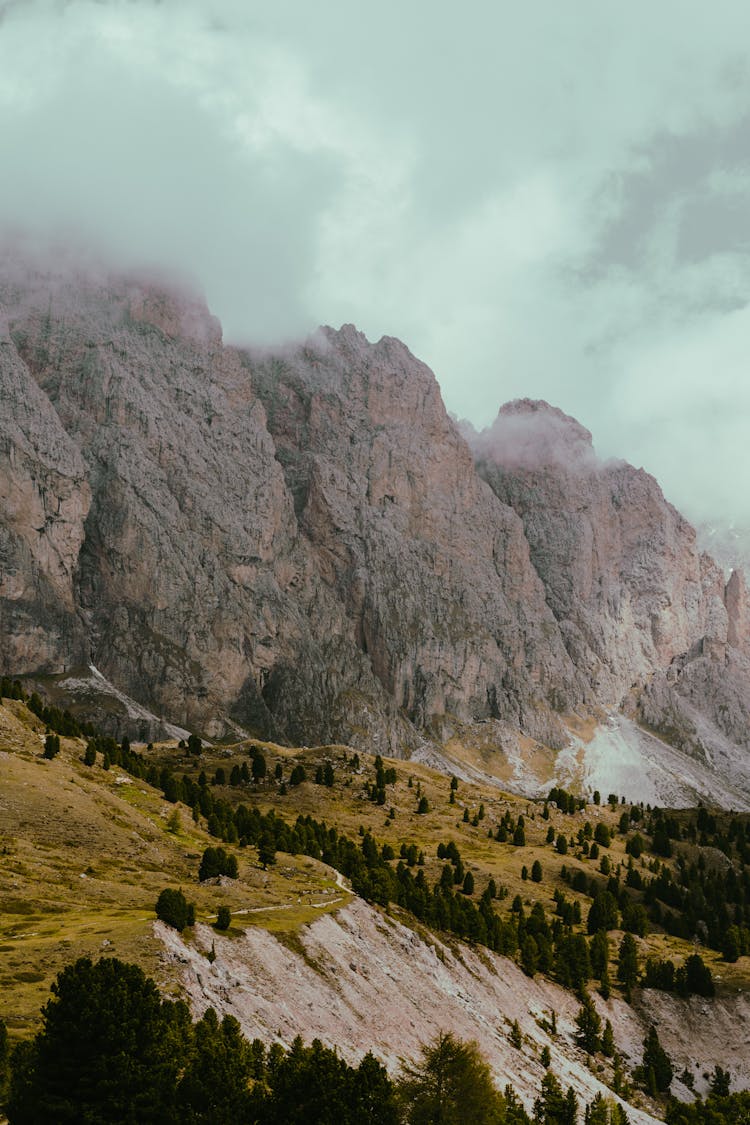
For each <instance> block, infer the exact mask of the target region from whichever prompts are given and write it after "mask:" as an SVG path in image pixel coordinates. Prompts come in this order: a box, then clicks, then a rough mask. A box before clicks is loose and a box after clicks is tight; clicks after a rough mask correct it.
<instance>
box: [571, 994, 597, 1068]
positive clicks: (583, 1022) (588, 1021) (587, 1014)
mask: <svg viewBox="0 0 750 1125" xmlns="http://www.w3.org/2000/svg"><path fill="white" fill-rule="evenodd" d="M576 1027H577V1028H578V1031H577V1033H576V1042H577V1043H578V1046H579V1047H582V1048H583V1050H584V1051H586V1053H587V1054H589V1055H594V1054H596V1052H597V1051H598V1050H599V1048H600V1046H601V1030H602V1021H601V1019H600V1018H599V1013H598V1012H597V1010H596V1008H595V1007H594V1004H593V1002H592V1000H591V997H590V996H585V997H584V999H583V1003H582V1004H581V1007H580V1009H579V1012H578V1015H577V1016H576Z"/></svg>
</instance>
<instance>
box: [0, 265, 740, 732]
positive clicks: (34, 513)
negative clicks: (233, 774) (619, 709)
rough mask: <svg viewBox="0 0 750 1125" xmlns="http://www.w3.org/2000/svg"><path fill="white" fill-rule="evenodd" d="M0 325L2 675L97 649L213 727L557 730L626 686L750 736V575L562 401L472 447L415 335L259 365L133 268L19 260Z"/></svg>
mask: <svg viewBox="0 0 750 1125" xmlns="http://www.w3.org/2000/svg"><path fill="white" fill-rule="evenodd" d="M0 323H1V324H2V333H1V334H0V396H1V397H0V404H1V405H2V412H1V413H0V497H2V509H1V510H0V614H2V617H1V618H0V624H1V625H2V633H3V640H4V645H3V648H2V650H1V651H0V662H1V664H2V671H7V672H12V673H24V672H29V673H36V672H44V671H46V672H61V671H64V670H66V669H67V670H69V669H70V668H72V667H79V666H85V665H87V664H88V663H93V664H95V665H96V667H97V668H99V669H101V671H102V673H103V674H104V675H105V676H106V677H107V678H108V679H109V680H111V681H112V683H113V684H114V685H115V687H116V688H117V689H118V690H119V691H121V692H124V693H126V695H127V696H128V697H132V699H133V700H136V701H137V702H138V703H140V704H142V705H143V706H146V707H148V708H149V709H150V710H151V711H152V712H154V713H155V714H156V716H157V717H161V716H164V717H165V718H169V719H170V720H172V721H173V722H176V723H178V724H180V725H181V726H183V727H187V728H194V729H198V730H200V731H201V732H203V733H205V734H208V735H209V736H212V735H220V734H222V733H224V732H226V731H231V730H233V729H236V728H237V727H238V726H239V727H240V728H249V729H252V730H253V731H255V732H257V733H261V734H266V735H269V736H273V737H275V738H278V739H288V740H289V741H293V742H297V743H301V744H304V743H308V744H309V743H311V742H325V741H333V740H336V741H341V742H349V743H351V744H353V745H360V746H364V747H366V748H368V749H377V750H381V751H383V752H389V753H395V754H401V753H407V752H409V751H411V750H414V749H415V748H418V747H423V746H424V744H425V739H433V740H435V741H436V742H439V741H440V740H441V738H442V736H443V732H444V731H446V730H449V729H451V726H452V724H456V723H457V724H471V723H473V722H476V721H478V720H488V719H489V720H493V721H495V722H497V723H499V724H501V725H502V728H503V729H504V730H505V729H507V730H512V729H515V730H520V731H523V732H524V733H526V734H528V735H531V736H533V737H534V738H536V739H539V740H541V741H542V742H544V743H546V744H547V745H551V746H553V747H560V746H562V745H563V744H564V743H565V741H566V740H567V738H568V735H567V732H566V729H565V727H564V726H563V724H562V722H561V715H563V714H564V713H565V712H571V711H574V710H579V711H581V710H583V711H591V710H592V709H595V708H596V707H598V706H599V705H604V706H607V707H613V706H615V707H616V706H620V705H622V704H623V703H624V702H627V705H628V707H629V708H630V710H631V713H638V712H637V711H636V712H633V708H637V706H640V707H641V712H640V718H641V719H642V721H644V722H646V723H647V724H648V725H649V726H651V727H652V728H654V729H670V730H671V729H672V728H673V727H674V729H675V730H678V731H679V732H680V733H679V738H680V739H683V740H684V742H685V747H686V749H688V750H690V751H691V752H693V753H698V754H705V753H711V752H712V751H711V750H710V747H709V742H710V741H711V740H710V739H708V741H707V740H706V737H704V735H700V734H699V732H698V726H699V725H700V724H696V722H694V721H693V719H690V722H688V721H687V719H686V718H685V716H686V715H687V713H688V711H689V712H690V715H693V714H694V713H695V714H700V715H704V716H705V717H706V721H707V722H709V724H712V726H711V729H712V730H714V731H716V732H717V737H718V738H719V740H721V739H725V738H726V739H735V740H736V741H737V744H738V745H743V746H744V745H745V743H744V741H743V739H744V733H743V726H742V724H743V722H744V716H745V710H743V708H745V706H746V705H745V700H746V699H747V698H748V694H749V689H748V687H747V682H746V681H743V676H744V675H745V673H744V671H743V669H744V664H743V661H744V660H745V659H746V658H747V657H748V656H749V655H750V653H749V652H748V648H749V647H750V638H749V635H748V634H749V625H748V622H750V612H749V611H748V597H747V591H746V588H745V585H744V580H743V579H742V578H741V576H740V575H739V574H735V575H733V576H732V577H731V578H730V579H729V582H728V583H727V582H726V581H725V576H724V573H723V571H722V570H721V569H720V568H719V567H718V566H717V565H716V564H715V563H714V562H713V561H712V560H711V559H710V558H709V557H708V556H707V555H701V553H700V552H699V551H698V550H697V548H696V543H695V533H694V532H693V530H692V528H691V527H690V526H689V524H688V523H687V522H686V521H685V520H684V519H683V518H682V517H681V516H680V515H679V513H678V512H676V511H675V510H674V508H672V507H671V506H670V505H669V504H668V503H667V502H666V501H665V499H664V497H663V496H662V494H661V491H660V489H659V487H658V485H657V484H656V482H655V481H654V480H653V478H651V477H650V476H648V474H646V473H644V472H642V471H640V470H636V469H633V468H632V467H630V466H628V465H625V464H623V463H607V464H603V463H601V462H600V461H599V460H598V459H597V457H596V455H595V453H594V450H593V447H592V444H591V435H590V434H589V433H588V431H587V430H585V429H584V428H583V427H582V426H580V425H579V424H578V423H577V422H575V421H574V420H573V419H570V418H568V417H567V416H566V415H564V414H563V413H562V412H561V411H559V410H556V409H554V408H552V407H549V406H548V405H547V404H546V403H533V402H530V401H528V400H523V401H521V402H517V403H511V404H509V405H508V406H506V407H504V408H503V409H502V410H501V411H500V414H499V416H498V419H497V422H496V423H495V425H494V426H493V427H492V428H491V429H490V430H489V431H486V432H485V433H484V434H480V435H477V434H476V433H475V432H472V431H471V430H470V428H469V427H463V428H462V429H463V434H464V435H465V436H466V437H468V438H469V440H470V442H471V444H472V448H473V451H474V454H473V455H472V452H471V451H470V449H469V447H468V446H467V444H466V441H465V440H464V436H462V432H461V430H460V429H459V427H458V426H457V425H456V424H455V423H454V422H453V421H452V420H451V419H450V418H449V417H448V415H447V414H446V411H445V409H444V406H443V403H442V400H441V397H440V392H439V389H438V386H437V383H436V381H435V378H434V376H433V374H432V372H431V371H430V370H429V369H428V368H426V367H425V366H424V364H422V363H420V362H419V361H418V360H417V359H415V358H414V356H413V355H412V354H411V353H410V352H409V350H408V349H407V348H406V347H405V346H404V345H403V344H401V343H400V342H399V341H397V340H393V339H389V338H384V339H382V340H380V341H379V342H378V343H376V344H371V343H369V342H368V341H367V340H366V339H365V337H364V336H362V334H361V333H359V332H357V331H356V329H355V328H353V327H352V326H351V325H347V326H345V327H344V328H342V329H341V330H340V331H334V330H333V329H331V328H325V329H321V330H320V331H319V332H318V333H317V334H315V335H314V336H313V337H311V338H310V339H309V340H308V341H307V342H306V343H305V344H303V345H299V346H296V347H290V348H285V349H281V350H279V351H277V352H276V353H267V352H266V353H262V354H261V353H255V352H242V351H238V350H237V349H233V348H229V347H225V346H224V345H223V344H222V340H221V330H220V327H219V325H218V322H217V321H216V320H215V318H213V317H212V316H211V315H210V313H209V312H208V310H207V309H206V308H205V305H204V304H203V303H202V302H201V301H200V300H198V299H197V298H194V297H192V296H190V295H188V294H185V293H183V292H179V291H178V290H173V291H165V290H164V289H163V288H162V287H160V286H158V285H156V284H155V283H153V282H143V281H139V280H138V279H133V278H127V277H125V278H122V277H119V278H109V277H105V276H104V275H99V276H96V277H95V276H93V275H91V274H88V275H82V274H75V273H70V272H68V273H67V274H66V275H64V276H63V275H62V274H61V275H60V276H50V275H49V274H45V273H43V272H42V271H40V270H37V271H36V272H35V271H34V270H27V271H26V273H25V274H23V273H22V272H17V273H16V275H15V277H6V279H5V280H2V279H0ZM474 457H476V458H477V459H478V468H479V472H477V467H476V466H475V461H474ZM727 669H728V671H727ZM722 670H723V671H722ZM639 699H641V700H642V701H641V703H640V704H638V700H639ZM691 723H692V726H693V728H695V729H694V733H693V735H690V734H689V733H685V732H686V731H688V728H689V726H690V724H691ZM696 732H697V733H696Z"/></svg>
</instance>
